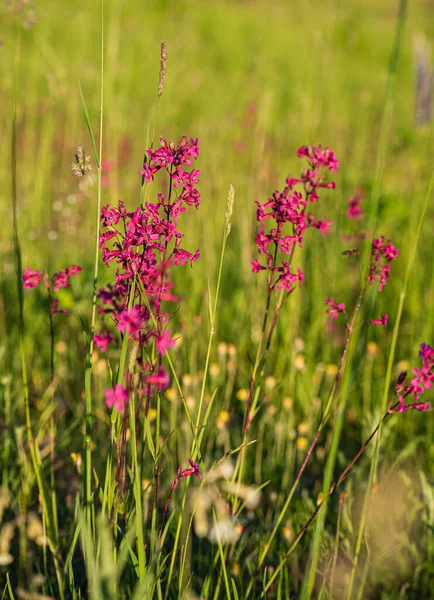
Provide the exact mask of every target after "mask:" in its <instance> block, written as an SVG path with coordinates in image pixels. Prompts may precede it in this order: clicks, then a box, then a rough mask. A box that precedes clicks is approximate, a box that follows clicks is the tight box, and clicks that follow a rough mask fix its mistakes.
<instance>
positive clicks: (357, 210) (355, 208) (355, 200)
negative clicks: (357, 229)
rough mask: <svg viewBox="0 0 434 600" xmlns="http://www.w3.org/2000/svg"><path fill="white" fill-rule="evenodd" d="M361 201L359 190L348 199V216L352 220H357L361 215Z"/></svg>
mask: <svg viewBox="0 0 434 600" xmlns="http://www.w3.org/2000/svg"><path fill="white" fill-rule="evenodd" d="M362 202H363V196H362V193H361V192H360V191H357V192H356V193H355V194H354V196H351V198H350V199H349V200H348V210H347V215H348V218H349V219H351V220H352V221H358V220H360V219H361V218H362V217H363V213H362V209H361V204H362Z"/></svg>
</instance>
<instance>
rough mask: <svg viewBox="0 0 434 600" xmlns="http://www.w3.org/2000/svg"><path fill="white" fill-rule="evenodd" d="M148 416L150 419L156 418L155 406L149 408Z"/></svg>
mask: <svg viewBox="0 0 434 600" xmlns="http://www.w3.org/2000/svg"><path fill="white" fill-rule="evenodd" d="M148 417H149V420H150V421H155V419H156V418H157V410H156V409H155V408H150V409H149V412H148Z"/></svg>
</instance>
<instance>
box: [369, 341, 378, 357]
mask: <svg viewBox="0 0 434 600" xmlns="http://www.w3.org/2000/svg"><path fill="white" fill-rule="evenodd" d="M367 350H368V354H369V355H370V356H376V355H377V354H378V346H377V344H376V343H375V342H368V345H367Z"/></svg>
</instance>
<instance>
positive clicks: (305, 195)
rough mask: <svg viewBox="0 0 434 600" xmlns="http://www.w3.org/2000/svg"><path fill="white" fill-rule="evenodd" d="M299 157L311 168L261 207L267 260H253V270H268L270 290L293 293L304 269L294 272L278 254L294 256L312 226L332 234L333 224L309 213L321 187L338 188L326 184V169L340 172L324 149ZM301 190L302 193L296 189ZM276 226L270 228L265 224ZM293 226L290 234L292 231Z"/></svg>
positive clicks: (259, 242) (261, 246)
mask: <svg viewBox="0 0 434 600" xmlns="http://www.w3.org/2000/svg"><path fill="white" fill-rule="evenodd" d="M297 156H299V157H300V158H307V159H308V162H309V166H308V168H306V169H304V170H303V172H302V173H301V175H300V178H299V179H296V178H293V177H287V179H286V185H285V187H284V189H283V191H278V190H275V191H274V192H273V194H272V196H271V198H268V200H267V202H265V203H263V204H261V203H259V202H256V204H257V214H256V219H257V221H258V223H259V226H258V233H257V236H256V240H255V241H256V246H257V249H258V254H259V255H264V260H263V261H260V260H259V259H255V260H254V261H252V263H251V265H252V271H253V272H254V273H258V272H259V271H268V273H269V278H270V284H269V285H270V289H274V288H275V287H277V289H285V290H286V291H288V292H290V291H291V290H292V289H293V287H294V284H295V283H296V282H298V283H299V284H301V282H302V281H303V280H304V277H303V273H302V271H301V270H300V269H297V271H296V272H294V271H292V269H291V259H292V256H291V258H290V260H289V261H282V262H281V264H278V261H277V256H278V252H280V253H282V254H286V255H292V252H293V249H294V248H295V247H296V246H297V245H299V246H300V247H301V246H302V245H303V232H304V231H305V229H307V228H308V227H315V228H316V229H319V230H320V231H321V235H324V234H325V233H327V232H329V231H330V225H331V221H326V220H325V219H320V220H318V219H316V218H315V216H314V215H313V214H312V213H306V207H307V206H308V203H309V202H317V201H318V199H319V196H318V192H319V190H320V189H321V188H330V189H334V188H335V187H336V184H335V182H334V181H331V182H326V181H325V174H324V172H323V171H324V169H325V170H328V171H330V172H331V173H333V172H335V171H337V170H338V167H339V161H338V160H337V158H336V156H335V154H334V152H332V151H331V150H330V149H329V148H326V149H325V150H323V149H322V147H321V146H317V147H314V146H302V147H301V148H299V149H298V151H297ZM296 187H299V189H301V190H302V191H298V190H296V189H294V188H296ZM268 220H270V221H271V222H272V223H271V224H270V226H269V227H268V229H266V227H265V223H266V221H268ZM288 227H289V231H288Z"/></svg>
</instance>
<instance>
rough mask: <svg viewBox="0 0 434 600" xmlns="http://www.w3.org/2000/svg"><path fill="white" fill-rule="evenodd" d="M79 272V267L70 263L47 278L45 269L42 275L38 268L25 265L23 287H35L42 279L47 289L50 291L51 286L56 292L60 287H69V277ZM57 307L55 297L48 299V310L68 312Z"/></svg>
mask: <svg viewBox="0 0 434 600" xmlns="http://www.w3.org/2000/svg"><path fill="white" fill-rule="evenodd" d="M80 272H81V267H79V266H78V265H71V266H70V267H68V268H67V269H61V270H60V271H57V273H54V275H53V277H52V278H51V279H49V277H48V273H47V271H44V273H43V275H41V272H40V271H39V270H38V269H35V270H34V271H32V270H31V269H29V267H26V268H25V269H24V272H23V287H24V288H35V287H36V286H38V285H40V284H41V281H43V282H44V285H45V287H46V289H47V290H49V291H51V288H53V290H54V291H55V292H58V291H59V290H60V288H69V287H71V286H70V283H69V279H70V277H73V276H74V275H78V274H79V273H80ZM58 307H59V301H58V300H57V298H54V299H53V300H51V301H50V310H51V312H52V313H61V314H64V315H65V314H67V313H68V311H66V310H60V309H59V308H58Z"/></svg>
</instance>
